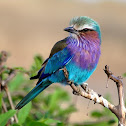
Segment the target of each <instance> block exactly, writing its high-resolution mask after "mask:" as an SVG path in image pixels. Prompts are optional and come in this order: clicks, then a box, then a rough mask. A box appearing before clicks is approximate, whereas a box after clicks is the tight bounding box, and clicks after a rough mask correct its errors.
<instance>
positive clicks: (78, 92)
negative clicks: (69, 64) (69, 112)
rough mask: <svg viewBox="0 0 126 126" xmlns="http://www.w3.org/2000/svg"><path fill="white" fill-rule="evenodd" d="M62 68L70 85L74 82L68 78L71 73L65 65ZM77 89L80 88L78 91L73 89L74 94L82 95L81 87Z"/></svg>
mask: <svg viewBox="0 0 126 126" xmlns="http://www.w3.org/2000/svg"><path fill="white" fill-rule="evenodd" d="M61 70H63V72H64V76H65V78H66V80H67V83H68V84H69V85H71V84H74V83H73V82H72V81H70V80H69V79H68V78H69V73H68V71H67V69H66V67H64V68H63V69H61ZM74 85H75V84H74ZM77 89H78V91H74V90H73V94H74V95H80V88H79V87H77Z"/></svg>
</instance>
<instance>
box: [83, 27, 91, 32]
mask: <svg viewBox="0 0 126 126" xmlns="http://www.w3.org/2000/svg"><path fill="white" fill-rule="evenodd" d="M89 30H90V29H87V28H85V29H83V30H82V31H84V32H86V31H89Z"/></svg>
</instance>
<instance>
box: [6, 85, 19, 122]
mask: <svg viewBox="0 0 126 126" xmlns="http://www.w3.org/2000/svg"><path fill="white" fill-rule="evenodd" d="M4 89H5V92H6V94H7V97H8V100H9V103H10V106H11V109H14V105H13V101H12V98H11V94H10V91H9V90H8V87H7V85H5V86H4ZM14 119H15V122H16V123H18V119H17V116H16V114H15V115H14Z"/></svg>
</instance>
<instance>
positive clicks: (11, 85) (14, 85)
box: [9, 73, 25, 91]
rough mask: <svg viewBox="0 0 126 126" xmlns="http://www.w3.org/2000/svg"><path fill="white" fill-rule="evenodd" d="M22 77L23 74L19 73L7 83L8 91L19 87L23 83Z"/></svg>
mask: <svg viewBox="0 0 126 126" xmlns="http://www.w3.org/2000/svg"><path fill="white" fill-rule="evenodd" d="M24 80H25V79H24V76H23V74H21V73H19V74H17V75H16V76H15V77H14V78H13V79H12V80H11V81H10V82H9V89H10V90H11V91H15V90H16V89H18V88H19V87H20V85H21V84H22V83H23V82H24Z"/></svg>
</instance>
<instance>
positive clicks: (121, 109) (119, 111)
mask: <svg viewBox="0 0 126 126" xmlns="http://www.w3.org/2000/svg"><path fill="white" fill-rule="evenodd" d="M104 71H105V73H106V74H107V76H108V79H111V80H113V81H114V82H115V83H116V85H117V89H118V97H119V105H118V106H115V105H113V104H112V103H110V102H109V101H107V100H106V99H105V98H103V97H102V96H101V95H99V94H98V93H97V92H95V91H93V90H92V89H90V88H88V87H87V84H82V85H81V88H82V89H83V91H82V90H81V89H80V88H78V87H76V86H75V85H74V83H73V82H72V81H70V80H68V77H69V74H68V71H67V69H66V68H64V69H63V72H64V75H65V78H66V79H67V82H68V84H69V85H70V86H71V88H72V89H73V92H76V93H74V94H77V95H80V96H82V97H84V98H87V99H90V100H92V101H94V103H98V104H100V105H102V106H104V107H106V108H108V109H109V110H110V111H111V112H112V113H114V114H115V115H116V117H117V118H118V120H119V122H118V126H125V114H126V108H125V105H124V92H123V82H122V81H121V79H122V78H121V77H115V76H114V75H113V73H112V72H111V71H110V70H109V67H108V66H107V65H106V66H105V69H104Z"/></svg>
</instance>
